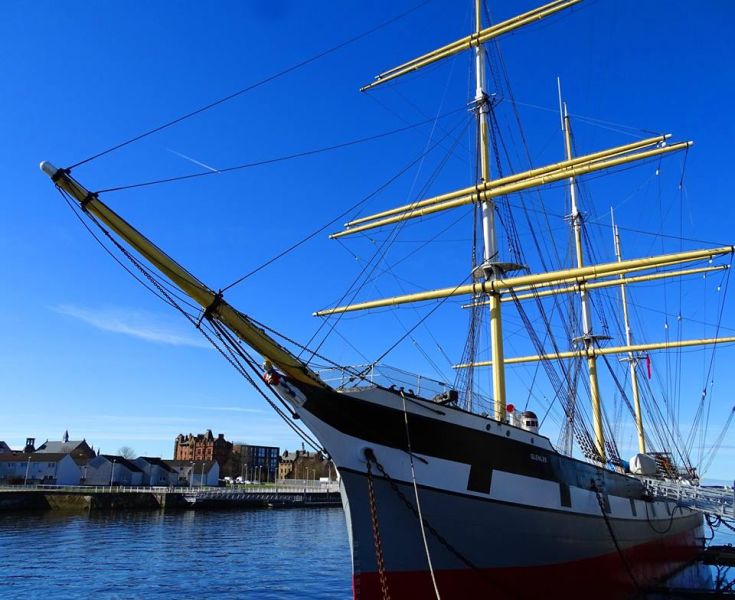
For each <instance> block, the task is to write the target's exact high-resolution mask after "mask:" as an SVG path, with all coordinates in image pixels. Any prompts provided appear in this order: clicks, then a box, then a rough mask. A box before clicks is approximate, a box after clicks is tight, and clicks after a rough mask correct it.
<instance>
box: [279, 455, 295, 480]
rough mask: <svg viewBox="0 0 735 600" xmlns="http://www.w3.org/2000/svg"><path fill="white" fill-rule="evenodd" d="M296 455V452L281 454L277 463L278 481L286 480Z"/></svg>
mask: <svg viewBox="0 0 735 600" xmlns="http://www.w3.org/2000/svg"><path fill="white" fill-rule="evenodd" d="M297 454H298V451H296V452H289V451H288V450H284V451H283V454H282V455H281V460H279V461H278V479H286V478H288V476H289V475H290V474H291V472H292V471H293V464H294V461H295V460H296V455H297Z"/></svg>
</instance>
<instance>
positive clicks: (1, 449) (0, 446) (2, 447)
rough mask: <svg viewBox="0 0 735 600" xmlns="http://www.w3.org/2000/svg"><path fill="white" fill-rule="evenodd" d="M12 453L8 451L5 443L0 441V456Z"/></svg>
mask: <svg viewBox="0 0 735 600" xmlns="http://www.w3.org/2000/svg"><path fill="white" fill-rule="evenodd" d="M12 453H13V451H12V450H11V449H10V446H8V445H7V444H6V443H5V442H3V441H0V454H12Z"/></svg>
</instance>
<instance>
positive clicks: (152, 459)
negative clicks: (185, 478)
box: [135, 456, 176, 473]
mask: <svg viewBox="0 0 735 600" xmlns="http://www.w3.org/2000/svg"><path fill="white" fill-rule="evenodd" d="M135 460H144V461H145V462H147V463H148V464H149V465H155V466H157V467H161V468H162V469H163V470H164V471H168V472H169V473H176V470H175V469H172V468H171V466H170V465H167V464H166V461H164V460H163V459H162V458H158V457H157V456H139V457H138V458H136V459H135Z"/></svg>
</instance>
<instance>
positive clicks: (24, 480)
mask: <svg viewBox="0 0 735 600" xmlns="http://www.w3.org/2000/svg"><path fill="white" fill-rule="evenodd" d="M30 468H31V457H30V456H29V457H28V462H27V463H26V476H25V479H23V485H27V484H28V470H29V469H30Z"/></svg>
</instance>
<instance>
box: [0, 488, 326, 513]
mask: <svg viewBox="0 0 735 600" xmlns="http://www.w3.org/2000/svg"><path fill="white" fill-rule="evenodd" d="M337 506H341V501H340V497H339V493H338V492H315V493H309V492H305V493H294V492H272V491H264V492H250V493H237V492H227V491H223V490H221V489H214V490H209V491H207V490H204V491H202V490H200V491H190V490H183V491H182V490H170V489H160V488H159V489H150V490H145V489H141V488H137V489H136V490H130V489H128V490H123V491H111V490H109V489H100V488H97V489H91V490H85V489H84V488H74V489H69V490H64V489H49V490H45V489H42V488H35V489H17V490H8V489H7V488H6V489H2V490H0V512H27V511H58V512H90V511H101V512H104V511H136V510H228V509H239V508H255V509H257V508H296V507H299V508H318V507H337Z"/></svg>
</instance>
